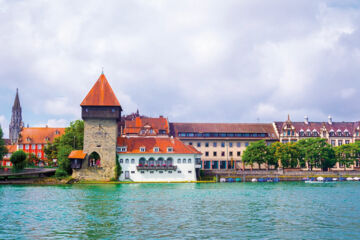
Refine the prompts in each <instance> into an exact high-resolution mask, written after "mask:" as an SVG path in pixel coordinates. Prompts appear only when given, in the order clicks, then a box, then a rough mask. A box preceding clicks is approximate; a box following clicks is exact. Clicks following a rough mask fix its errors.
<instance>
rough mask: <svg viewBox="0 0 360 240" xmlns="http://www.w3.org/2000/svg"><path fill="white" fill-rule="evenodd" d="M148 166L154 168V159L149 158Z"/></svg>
mask: <svg viewBox="0 0 360 240" xmlns="http://www.w3.org/2000/svg"><path fill="white" fill-rule="evenodd" d="M149 166H150V167H154V166H155V159H154V158H152V157H151V158H149Z"/></svg>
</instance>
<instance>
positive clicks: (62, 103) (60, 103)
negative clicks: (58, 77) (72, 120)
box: [44, 97, 80, 117]
mask: <svg viewBox="0 0 360 240" xmlns="http://www.w3.org/2000/svg"><path fill="white" fill-rule="evenodd" d="M79 105H80V104H74V103H73V102H71V101H70V100H69V99H68V98H67V97H59V98H54V99H49V100H46V101H45V103H44V109H45V111H46V112H47V113H48V114H52V115H58V116H63V115H70V116H72V117H78V116H80V108H79V107H78V106H79Z"/></svg>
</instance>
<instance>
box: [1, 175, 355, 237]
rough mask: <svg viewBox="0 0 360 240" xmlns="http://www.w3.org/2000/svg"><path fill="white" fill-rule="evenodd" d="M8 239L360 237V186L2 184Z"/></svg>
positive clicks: (3, 233) (4, 229) (4, 232)
mask: <svg viewBox="0 0 360 240" xmlns="http://www.w3.org/2000/svg"><path fill="white" fill-rule="evenodd" d="M0 199H1V201H0V239H99V238H101V239H360V182H342V183H328V184H305V183H301V182H297V183H292V182H288V183H285V182H284V183H217V184H128V185H72V186H0Z"/></svg>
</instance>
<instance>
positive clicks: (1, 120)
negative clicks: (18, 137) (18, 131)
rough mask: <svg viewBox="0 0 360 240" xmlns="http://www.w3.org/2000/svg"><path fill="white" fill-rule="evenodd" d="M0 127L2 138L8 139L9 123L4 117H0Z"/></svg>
mask: <svg viewBox="0 0 360 240" xmlns="http://www.w3.org/2000/svg"><path fill="white" fill-rule="evenodd" d="M0 127H1V129H2V130H3V133H4V138H8V137H9V122H8V120H7V119H6V117H5V116H4V115H0Z"/></svg>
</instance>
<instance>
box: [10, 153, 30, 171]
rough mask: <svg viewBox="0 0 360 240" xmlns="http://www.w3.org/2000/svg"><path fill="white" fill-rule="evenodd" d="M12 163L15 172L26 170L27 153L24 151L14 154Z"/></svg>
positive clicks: (11, 159)
mask: <svg viewBox="0 0 360 240" xmlns="http://www.w3.org/2000/svg"><path fill="white" fill-rule="evenodd" d="M10 161H11V162H12V164H13V171H20V170H22V169H24V168H25V165H26V153H25V152H24V151H22V150H19V151H16V152H14V153H13V154H12V155H11V157H10Z"/></svg>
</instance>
